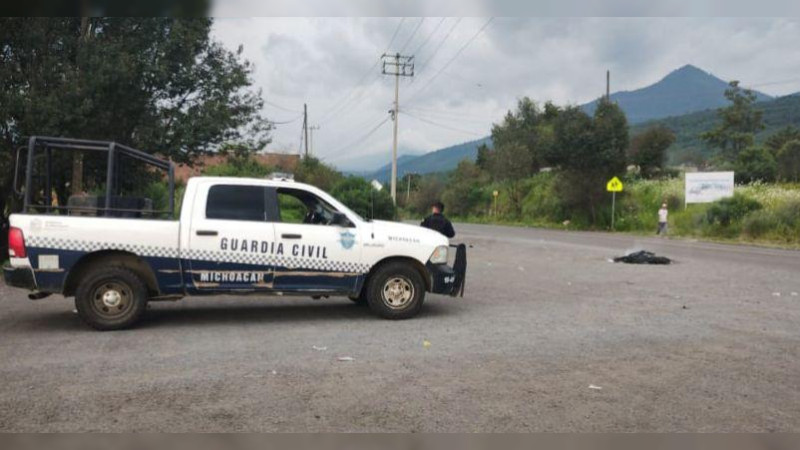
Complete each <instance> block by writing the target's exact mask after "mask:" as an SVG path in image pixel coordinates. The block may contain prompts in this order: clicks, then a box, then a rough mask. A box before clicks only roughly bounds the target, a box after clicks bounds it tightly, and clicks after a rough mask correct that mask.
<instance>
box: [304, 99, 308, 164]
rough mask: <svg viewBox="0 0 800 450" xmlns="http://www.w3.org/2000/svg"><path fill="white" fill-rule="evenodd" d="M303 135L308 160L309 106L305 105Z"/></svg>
mask: <svg viewBox="0 0 800 450" xmlns="http://www.w3.org/2000/svg"><path fill="white" fill-rule="evenodd" d="M303 135H304V136H305V140H306V158H308V105H306V104H305V103H303Z"/></svg>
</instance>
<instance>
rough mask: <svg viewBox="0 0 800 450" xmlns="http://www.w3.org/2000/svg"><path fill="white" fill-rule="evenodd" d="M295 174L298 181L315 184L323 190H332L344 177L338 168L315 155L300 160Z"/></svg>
mask: <svg viewBox="0 0 800 450" xmlns="http://www.w3.org/2000/svg"><path fill="white" fill-rule="evenodd" d="M294 176H295V179H296V180H297V181H301V182H303V183H308V184H311V185H314V186H316V187H318V188H320V189H322V190H323V191H330V190H331V189H332V188H333V186H334V185H335V184H336V183H338V182H339V181H341V180H342V178H344V177H343V175H342V174H341V173H340V172H339V171H338V170H336V169H334V168H333V167H331V166H329V165H327V164H325V163H324V162H322V161H320V160H319V159H317V158H315V157H313V156H305V157H303V159H301V160H300V163H299V164H298V165H297V168H296V169H295V173H294Z"/></svg>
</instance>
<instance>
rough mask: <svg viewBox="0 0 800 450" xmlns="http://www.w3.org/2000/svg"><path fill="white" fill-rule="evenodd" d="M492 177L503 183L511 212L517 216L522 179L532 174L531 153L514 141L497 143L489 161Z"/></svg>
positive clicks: (521, 198) (519, 210) (519, 211)
mask: <svg viewBox="0 0 800 450" xmlns="http://www.w3.org/2000/svg"><path fill="white" fill-rule="evenodd" d="M489 166H490V167H491V174H492V178H494V179H495V180H496V181H499V182H501V183H502V184H503V186H504V187H505V189H506V191H508V199H509V205H510V207H511V214H512V215H514V216H519V215H520V214H521V213H522V200H523V199H524V198H525V193H524V192H523V185H524V183H523V181H524V180H525V178H527V177H529V176H531V175H533V167H534V164H533V155H532V154H531V152H529V151H528V149H527V148H525V147H524V146H523V145H521V144H519V143H515V142H511V143H507V144H503V145H498V146H496V147H495V149H494V151H492V157H491V162H490V164H489Z"/></svg>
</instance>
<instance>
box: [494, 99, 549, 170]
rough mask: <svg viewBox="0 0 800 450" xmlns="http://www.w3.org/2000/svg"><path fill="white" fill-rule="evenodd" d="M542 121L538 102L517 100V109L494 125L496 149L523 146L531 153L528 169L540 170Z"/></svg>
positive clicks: (528, 158)
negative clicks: (539, 129)
mask: <svg viewBox="0 0 800 450" xmlns="http://www.w3.org/2000/svg"><path fill="white" fill-rule="evenodd" d="M541 121H542V118H541V112H540V111H539V108H538V107H537V106H536V103H534V102H533V101H532V100H531V99H530V98H528V97H523V98H522V99H520V100H519V101H518V102H517V109H516V111H514V112H511V111H509V112H508V113H507V114H506V116H505V117H504V118H503V121H502V122H501V123H499V124H494V125H492V143H493V144H494V147H495V149H499V148H501V147H506V148H509V147H511V146H521V147H522V148H524V149H525V150H526V151H527V152H528V153H530V157H527V158H526V160H525V163H526V164H529V165H530V167H527V168H526V170H527V171H528V172H530V173H533V172H536V171H538V170H539V168H540V167H541V166H542V164H543V163H544V153H543V151H542V148H541V146H540V143H539V131H538V126H539V125H540V124H541Z"/></svg>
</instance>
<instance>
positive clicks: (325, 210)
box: [276, 188, 338, 225]
mask: <svg viewBox="0 0 800 450" xmlns="http://www.w3.org/2000/svg"><path fill="white" fill-rule="evenodd" d="M276 192H277V194H278V210H279V211H280V218H281V222H283V223H304V224H308V225H334V222H335V221H336V216H337V213H338V211H337V210H336V208H334V207H333V206H332V205H331V204H329V203H328V202H326V201H325V200H323V199H321V198H319V197H317V196H316V195H314V194H312V193H310V192H307V191H303V190H300V189H290V188H278V189H277V191H276Z"/></svg>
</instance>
